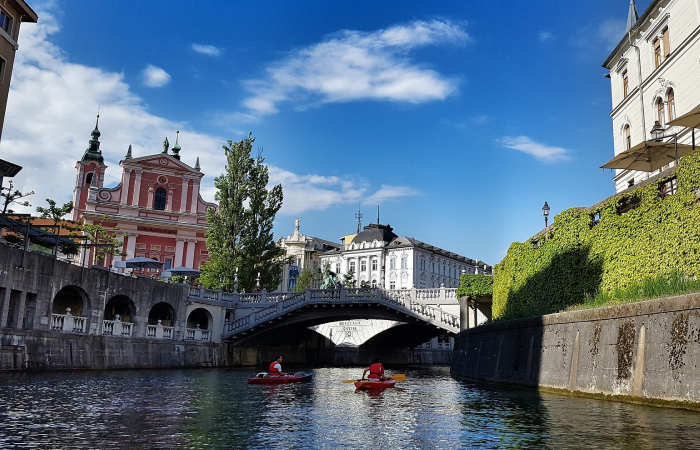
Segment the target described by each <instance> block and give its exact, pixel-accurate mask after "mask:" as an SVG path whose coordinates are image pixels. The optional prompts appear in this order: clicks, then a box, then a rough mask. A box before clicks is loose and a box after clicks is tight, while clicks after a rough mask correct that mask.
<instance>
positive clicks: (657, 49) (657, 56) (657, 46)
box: [653, 39, 662, 68]
mask: <svg viewBox="0 0 700 450" xmlns="http://www.w3.org/2000/svg"><path fill="white" fill-rule="evenodd" d="M653 45H654V68H656V67H659V66H660V65H661V62H662V56H661V39H655V40H654V44H653Z"/></svg>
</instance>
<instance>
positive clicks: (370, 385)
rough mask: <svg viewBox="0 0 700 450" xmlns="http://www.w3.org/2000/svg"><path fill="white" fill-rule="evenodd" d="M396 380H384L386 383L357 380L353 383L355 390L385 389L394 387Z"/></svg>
mask: <svg viewBox="0 0 700 450" xmlns="http://www.w3.org/2000/svg"><path fill="white" fill-rule="evenodd" d="M394 384H396V380H386V381H372V380H358V381H355V388H357V389H386V388H390V387H394Z"/></svg>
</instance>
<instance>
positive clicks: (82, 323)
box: [51, 308, 87, 333]
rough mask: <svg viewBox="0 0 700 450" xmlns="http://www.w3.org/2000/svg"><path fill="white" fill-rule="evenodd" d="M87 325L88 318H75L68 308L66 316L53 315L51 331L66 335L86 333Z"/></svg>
mask: <svg viewBox="0 0 700 450" xmlns="http://www.w3.org/2000/svg"><path fill="white" fill-rule="evenodd" d="M86 325H87V318H86V317H79V316H74V315H72V314H71V313H70V308H66V313H65V314H51V330H53V331H62V332H64V333H85V332H86V329H87V327H86Z"/></svg>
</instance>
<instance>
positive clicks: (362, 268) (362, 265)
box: [360, 259, 367, 272]
mask: <svg viewBox="0 0 700 450" xmlns="http://www.w3.org/2000/svg"><path fill="white" fill-rule="evenodd" d="M360 272H367V260H366V259H363V260H361V261H360Z"/></svg>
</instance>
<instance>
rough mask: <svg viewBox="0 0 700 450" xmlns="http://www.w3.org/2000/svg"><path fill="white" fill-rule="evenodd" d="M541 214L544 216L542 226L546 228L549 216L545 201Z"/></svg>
mask: <svg viewBox="0 0 700 450" xmlns="http://www.w3.org/2000/svg"><path fill="white" fill-rule="evenodd" d="M542 215H543V216H544V227H545V228H547V219H548V218H549V205H548V204H547V202H544V206H543V207H542Z"/></svg>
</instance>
